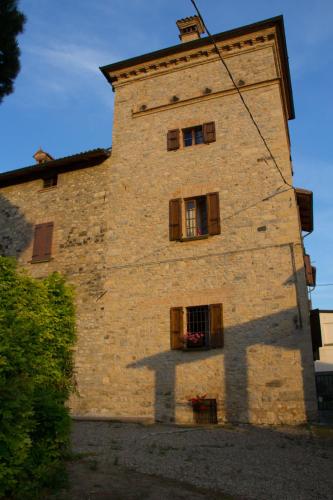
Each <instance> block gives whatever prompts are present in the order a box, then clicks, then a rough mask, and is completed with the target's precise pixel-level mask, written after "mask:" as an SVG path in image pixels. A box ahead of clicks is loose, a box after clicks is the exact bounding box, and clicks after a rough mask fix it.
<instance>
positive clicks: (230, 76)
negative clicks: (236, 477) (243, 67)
mask: <svg viewBox="0 0 333 500" xmlns="http://www.w3.org/2000/svg"><path fill="white" fill-rule="evenodd" d="M191 2H192V4H193V7H194V8H195V10H196V12H197V14H198V17H199V19H200V21H201V22H202V25H203V27H204V28H205V30H206V32H207V35H208V38H210V40H211V42H212V44H213V45H214V47H215V50H216V52H217V54H218V56H219V58H220V60H221V62H222V64H223V66H224V68H225V69H226V71H227V73H228V75H229V78H230V80H231V82H232V84H233V85H234V87H235V89H236V91H237V93H238V95H239V97H240V99H241V101H242V103H243V104H244V107H245V109H246V111H247V112H248V114H249V116H250V118H251V120H252V122H253V124H254V126H255V128H256V129H257V132H258V134H259V136H260V138H261V139H262V142H263V143H264V145H265V147H266V149H267V151H268V153H269V156H270V158H271V159H272V160H273V163H274V165H275V167H276V169H277V170H278V172H279V174H280V176H281V178H282V180H283V182H284V184H286V185H287V186H290V187H291V188H292V189H294V187H293V186H292V185H291V184H290V183H289V182H288V181H287V180H286V178H285V177H284V175H283V173H282V171H281V169H280V167H279V165H278V164H277V161H276V159H275V158H274V156H273V153H272V151H271V149H270V147H269V146H268V144H267V141H266V139H265V138H264V136H263V135H262V132H261V130H260V128H259V125H258V124H257V122H256V120H255V118H254V116H253V114H252V112H251V110H250V108H249V106H248V105H247V104H246V102H245V100H244V97H243V95H242V93H241V91H240V90H239V87H238V85H237V84H236V82H235V80H234V77H233V76H232V73H231V71H230V69H229V68H228V66H227V64H226V62H225V60H224V59H223V57H222V54H221V52H220V49H219V47H218V45H217V43H216V41H215V39H214V37H213V35H212V34H211V33H210V31H209V29H208V28H207V25H206V23H205V21H204V19H203V17H202V15H201V12H200V11H199V8H198V7H197V5H196V3H195V0H191Z"/></svg>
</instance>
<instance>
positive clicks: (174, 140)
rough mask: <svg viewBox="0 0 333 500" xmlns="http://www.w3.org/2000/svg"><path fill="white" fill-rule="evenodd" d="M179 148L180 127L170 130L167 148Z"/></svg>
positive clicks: (172, 149) (170, 149)
mask: <svg viewBox="0 0 333 500" xmlns="http://www.w3.org/2000/svg"><path fill="white" fill-rule="evenodd" d="M178 148H179V129H178V128H177V129H175V130H169V131H168V135H167V149H168V151H174V150H176V149H178Z"/></svg>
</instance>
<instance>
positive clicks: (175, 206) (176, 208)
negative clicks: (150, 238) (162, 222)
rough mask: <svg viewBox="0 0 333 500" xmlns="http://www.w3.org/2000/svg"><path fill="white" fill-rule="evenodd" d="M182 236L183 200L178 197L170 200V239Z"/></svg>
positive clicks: (178, 238) (177, 238) (173, 239)
mask: <svg viewBox="0 0 333 500" xmlns="http://www.w3.org/2000/svg"><path fill="white" fill-rule="evenodd" d="M181 237H182V200H181V199H180V198H177V199H175V200H170V201H169V238H170V241H175V240H180V239H181Z"/></svg>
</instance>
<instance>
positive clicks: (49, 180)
mask: <svg viewBox="0 0 333 500" xmlns="http://www.w3.org/2000/svg"><path fill="white" fill-rule="evenodd" d="M57 184H58V176H57V174H55V175H52V176H50V177H45V178H44V179H43V189H47V188H50V187H54V186H56V185H57Z"/></svg>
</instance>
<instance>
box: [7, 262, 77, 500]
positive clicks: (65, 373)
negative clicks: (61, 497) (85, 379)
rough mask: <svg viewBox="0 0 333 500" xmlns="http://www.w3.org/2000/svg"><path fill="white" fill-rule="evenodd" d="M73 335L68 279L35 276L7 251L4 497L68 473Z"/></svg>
mask: <svg viewBox="0 0 333 500" xmlns="http://www.w3.org/2000/svg"><path fill="white" fill-rule="evenodd" d="M74 342H75V315H74V306H73V292H72V290H71V288H70V287H69V286H68V285H66V284H65V281H64V279H63V278H62V277H61V276H60V275H59V274H57V273H55V274H52V275H51V276H49V277H47V278H45V279H43V280H37V279H33V278H31V277H29V276H27V275H26V274H24V273H23V272H22V271H21V272H19V271H18V269H17V266H16V262H15V260H14V259H10V258H6V257H0V498H15V499H16V498H17V499H24V500H26V499H30V498H31V499H36V498H39V495H40V492H41V491H42V490H43V488H45V487H48V486H50V485H51V486H52V484H53V483H54V481H56V480H57V479H58V478H59V477H61V476H62V475H63V474H64V467H63V459H64V457H65V455H66V453H67V452H68V445H69V433H70V417H69V413H68V409H67V408H66V400H67V399H68V397H69V394H70V393H71V391H72V390H73V388H74V378H73V357H72V352H73V346H74Z"/></svg>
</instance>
